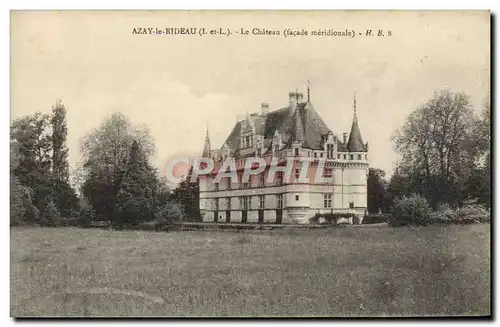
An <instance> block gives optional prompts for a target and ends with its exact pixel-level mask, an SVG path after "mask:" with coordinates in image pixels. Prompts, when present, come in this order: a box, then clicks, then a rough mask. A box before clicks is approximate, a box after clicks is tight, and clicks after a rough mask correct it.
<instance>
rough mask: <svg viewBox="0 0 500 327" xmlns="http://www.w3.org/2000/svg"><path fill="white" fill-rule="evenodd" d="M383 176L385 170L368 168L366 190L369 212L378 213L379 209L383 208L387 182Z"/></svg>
mask: <svg viewBox="0 0 500 327" xmlns="http://www.w3.org/2000/svg"><path fill="white" fill-rule="evenodd" d="M384 177H385V172H384V171H383V170H382V169H376V168H370V169H369V171H368V181H367V192H368V212H369V213H378V212H379V210H380V211H383V210H385V201H386V198H387V194H386V193H387V182H386V181H385V179H384Z"/></svg>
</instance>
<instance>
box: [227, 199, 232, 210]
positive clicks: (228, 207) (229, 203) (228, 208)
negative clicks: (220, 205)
mask: <svg viewBox="0 0 500 327" xmlns="http://www.w3.org/2000/svg"><path fill="white" fill-rule="evenodd" d="M226 201H227V210H231V198H227V199H226Z"/></svg>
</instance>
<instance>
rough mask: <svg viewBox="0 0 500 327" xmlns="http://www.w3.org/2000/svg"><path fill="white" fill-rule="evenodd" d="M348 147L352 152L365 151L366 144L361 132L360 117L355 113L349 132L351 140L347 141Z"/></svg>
mask: <svg viewBox="0 0 500 327" xmlns="http://www.w3.org/2000/svg"><path fill="white" fill-rule="evenodd" d="M347 149H348V150H349V151H350V152H365V151H366V146H365V144H364V143H363V139H362V138H361V132H360V131H359V126H358V117H356V115H354V119H353V120H352V126H351V133H350V134H349V141H348V142H347Z"/></svg>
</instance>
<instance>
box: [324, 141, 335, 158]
mask: <svg viewBox="0 0 500 327" xmlns="http://www.w3.org/2000/svg"><path fill="white" fill-rule="evenodd" d="M326 151H327V152H326V157H327V158H328V159H332V158H333V144H327V145H326Z"/></svg>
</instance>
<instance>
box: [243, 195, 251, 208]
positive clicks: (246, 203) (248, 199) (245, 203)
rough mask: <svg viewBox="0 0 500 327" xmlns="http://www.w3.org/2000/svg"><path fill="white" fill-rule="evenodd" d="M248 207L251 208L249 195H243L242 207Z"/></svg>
mask: <svg viewBox="0 0 500 327" xmlns="http://www.w3.org/2000/svg"><path fill="white" fill-rule="evenodd" d="M250 208H251V204H250V197H249V196H245V197H244V202H243V209H245V210H248V209H250Z"/></svg>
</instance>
